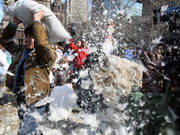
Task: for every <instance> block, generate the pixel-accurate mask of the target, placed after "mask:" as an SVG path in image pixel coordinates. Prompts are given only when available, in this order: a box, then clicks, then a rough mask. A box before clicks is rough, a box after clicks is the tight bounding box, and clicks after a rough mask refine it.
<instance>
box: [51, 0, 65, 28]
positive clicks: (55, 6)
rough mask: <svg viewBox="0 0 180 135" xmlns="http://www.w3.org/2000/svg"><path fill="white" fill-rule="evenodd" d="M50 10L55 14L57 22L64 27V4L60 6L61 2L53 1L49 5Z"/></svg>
mask: <svg viewBox="0 0 180 135" xmlns="http://www.w3.org/2000/svg"><path fill="white" fill-rule="evenodd" d="M51 10H52V12H54V13H55V15H56V16H57V18H58V19H59V21H60V22H61V23H62V24H63V25H65V20H64V4H62V2H61V0H54V2H53V3H52V4H51Z"/></svg>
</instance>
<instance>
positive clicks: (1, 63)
mask: <svg viewBox="0 0 180 135" xmlns="http://www.w3.org/2000/svg"><path fill="white" fill-rule="evenodd" d="M8 67H9V65H8V62H7V59H6V54H5V53H4V52H3V51H2V50H1V49H0V74H2V75H5V74H6V72H7V70H8Z"/></svg>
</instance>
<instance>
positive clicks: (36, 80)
mask: <svg viewBox="0 0 180 135" xmlns="http://www.w3.org/2000/svg"><path fill="white" fill-rule="evenodd" d="M33 28H34V39H35V51H34V52H32V53H31V54H30V55H29V56H28V57H27V59H26V65H25V67H26V69H25V79H24V84H25V101H26V104H28V105H30V104H34V103H36V102H38V101H39V100H41V99H43V98H44V97H46V96H49V94H50V81H49V73H50V70H51V69H52V66H53V64H54V62H55V60H56V53H55V51H54V50H53V49H52V48H51V47H50V45H49V42H48V37H47V34H46V30H45V28H44V26H43V25H42V24H41V23H40V22H34V25H33ZM16 29H17V27H15V26H13V27H12V25H8V26H7V27H6V28H5V29H4V31H3V33H2V35H1V38H0V43H1V44H2V45H3V47H4V48H5V49H7V51H9V52H10V53H11V54H12V64H11V65H10V67H9V69H8V71H10V72H12V73H15V69H16V67H17V65H18V62H19V60H20V58H21V55H22V52H23V46H22V45H17V44H16V43H15V42H14V41H13V40H11V39H12V38H13V37H14V36H15V34H16ZM13 80H14V76H10V75H7V77H6V86H7V87H8V88H9V90H12V89H13Z"/></svg>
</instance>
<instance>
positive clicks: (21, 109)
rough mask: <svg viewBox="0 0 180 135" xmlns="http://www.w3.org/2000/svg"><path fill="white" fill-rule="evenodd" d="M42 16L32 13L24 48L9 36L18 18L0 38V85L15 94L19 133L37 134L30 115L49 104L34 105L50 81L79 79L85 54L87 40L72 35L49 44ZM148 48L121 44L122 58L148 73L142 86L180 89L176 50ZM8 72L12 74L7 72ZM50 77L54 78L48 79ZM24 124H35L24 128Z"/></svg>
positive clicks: (150, 89) (147, 89)
mask: <svg viewBox="0 0 180 135" xmlns="http://www.w3.org/2000/svg"><path fill="white" fill-rule="evenodd" d="M43 17H44V12H43V11H39V12H37V13H35V14H34V15H33V18H34V20H33V21H34V24H33V25H32V26H30V27H27V28H26V29H25V31H24V34H25V46H22V45H16V44H15V42H13V40H10V39H12V38H13V37H14V35H15V33H16V29H17V27H18V25H19V24H20V23H21V21H20V20H18V19H17V18H14V20H13V21H12V22H9V24H8V25H7V27H6V28H5V29H4V31H3V33H2V35H1V38H0V58H1V59H0V67H1V68H0V85H1V87H3V86H5V85H6V87H7V88H8V89H9V90H10V91H12V92H13V93H14V94H15V95H16V96H17V108H18V115H19V118H20V120H21V124H20V128H19V132H18V135H24V134H29V133H36V134H41V131H40V130H39V129H38V126H37V125H38V124H37V122H36V120H35V119H34V118H33V117H32V116H31V115H30V114H31V113H33V112H39V113H41V114H43V115H44V116H46V115H47V113H48V111H47V110H48V107H49V104H43V105H41V106H36V103H38V102H39V101H40V100H42V99H44V98H46V97H47V96H49V94H50V92H51V88H52V87H53V86H52V84H54V85H63V84H65V83H70V82H72V79H74V78H78V77H79V73H80V71H81V70H83V69H84V61H85V59H86V57H87V56H88V54H89V48H88V42H87V41H86V40H85V39H83V38H82V39H81V38H80V39H78V40H77V41H73V39H70V41H69V43H68V44H66V43H64V42H59V43H56V44H52V45H51V44H49V42H48V37H47V33H46V30H45V28H44V26H43V25H42V23H41V20H42V19H43ZM148 48H149V47H148V46H144V48H141V49H140V48H134V49H133V50H131V49H129V48H125V51H124V57H125V58H126V59H128V60H130V61H131V60H135V61H136V60H141V61H142V63H143V65H144V66H145V67H146V68H147V72H144V74H143V85H142V86H143V90H144V91H145V92H154V91H156V92H164V90H165V85H164V84H165V83H166V82H168V85H166V86H168V87H170V90H171V91H177V90H179V89H180V86H179V84H180V81H179V80H180V79H179V76H177V75H178V73H179V72H178V71H180V69H179V66H175V65H174V63H175V62H174V61H173V60H175V59H178V58H177V57H175V56H179V54H180V50H179V49H177V48H175V47H173V46H170V47H169V46H165V45H163V44H159V45H158V46H156V47H154V48H153V49H149V50H148ZM10 54H11V55H12V56H11V55H10ZM19 56H21V57H19ZM71 56H74V57H73V58H71ZM178 64H179V63H178ZM9 65H10V66H9ZM167 66H168V67H167ZM175 67H176V69H174V68H175ZM7 71H8V72H10V73H8V74H7ZM61 71H63V72H61ZM51 73H52V74H51ZM5 76H6V77H5ZM49 76H52V80H50V79H49ZM166 78H169V79H166ZM5 81H6V84H5ZM27 122H29V123H28V124H27ZM28 125H33V126H32V128H28V127H27V126H28ZM28 129H29V130H28Z"/></svg>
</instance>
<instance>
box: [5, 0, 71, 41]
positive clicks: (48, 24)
mask: <svg viewBox="0 0 180 135" xmlns="http://www.w3.org/2000/svg"><path fill="white" fill-rule="evenodd" d="M40 10H44V13H45V15H44V18H43V19H42V23H43V24H44V26H45V28H46V31H47V35H48V39H49V42H50V43H55V42H59V41H68V40H69V39H70V38H71V36H70V34H69V33H68V32H67V31H66V30H65V28H64V27H63V25H62V24H61V22H60V21H59V20H58V18H57V17H56V16H55V14H54V13H53V12H52V11H51V10H50V9H48V8H47V7H45V6H44V5H42V4H39V3H37V2H35V1H32V0H19V1H17V2H16V3H13V4H11V5H9V6H8V7H7V8H6V9H5V13H6V14H7V15H8V16H12V17H17V18H18V19H19V20H21V21H22V23H23V24H24V27H25V28H26V27H28V26H30V25H32V24H33V14H34V13H36V12H38V11H40Z"/></svg>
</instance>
